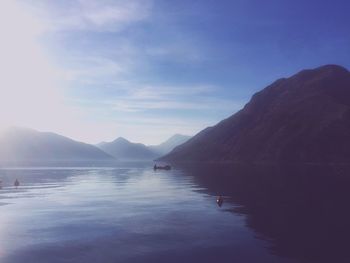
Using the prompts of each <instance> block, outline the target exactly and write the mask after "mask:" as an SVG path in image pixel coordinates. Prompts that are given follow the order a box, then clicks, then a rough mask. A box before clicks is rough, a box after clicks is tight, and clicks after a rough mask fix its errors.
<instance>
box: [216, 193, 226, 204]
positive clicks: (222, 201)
mask: <svg viewBox="0 0 350 263" xmlns="http://www.w3.org/2000/svg"><path fill="white" fill-rule="evenodd" d="M216 203H217V204H218V206H219V207H221V206H222V204H223V203H224V198H222V196H221V195H220V196H218V198H217V199H216Z"/></svg>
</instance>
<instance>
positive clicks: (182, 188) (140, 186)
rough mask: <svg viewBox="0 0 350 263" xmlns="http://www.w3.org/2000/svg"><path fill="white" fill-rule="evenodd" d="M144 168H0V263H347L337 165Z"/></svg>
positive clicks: (343, 176) (348, 219) (344, 190)
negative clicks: (219, 198)
mask: <svg viewBox="0 0 350 263" xmlns="http://www.w3.org/2000/svg"><path fill="white" fill-rule="evenodd" d="M150 167H151V164H120V165H117V166H116V167H109V168H106V167H105V168H27V169H15V168H12V169H1V170H0V180H2V189H0V262H2V263H15V262H16V263H17V262H33V263H40V262H53V263H54V262H84V263H89V262H94V263H95V262H104V263H108V262H272V263H273V262H331V261H333V260H334V262H350V261H349V259H350V256H349V253H348V252H347V251H348V250H349V249H348V245H349V244H350V241H348V237H349V233H350V231H349V229H350V226H349V224H350V216H349V212H348V210H349V209H350V208H349V205H348V202H349V201H350V199H349V189H350V188H349V186H350V183H349V182H348V181H349V180H348V179H347V178H348V176H347V172H346V170H345V169H343V168H337V169H334V168H332V169H320V170H318V171H312V172H310V170H308V169H289V168H288V169H285V168H283V169H280V168H279V169H277V168H273V169H270V168H268V169H265V168H264V169H262V168H256V169H247V168H239V167H236V168H234V167H230V168H227V167H205V168H204V167H202V168H198V167H197V168H196V167H181V168H180V167H175V169H173V170H172V171H156V172H154V171H153V170H152V169H150ZM16 178H18V179H19V181H20V182H21V185H20V187H19V188H18V189H15V188H14V187H13V186H12V185H13V182H14V180H15V179H16ZM219 194H222V195H224V196H225V201H224V204H223V206H222V207H218V206H217V204H216V195H219Z"/></svg>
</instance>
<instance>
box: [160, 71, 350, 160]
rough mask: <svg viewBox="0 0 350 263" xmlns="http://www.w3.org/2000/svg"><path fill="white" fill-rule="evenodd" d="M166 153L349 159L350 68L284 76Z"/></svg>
mask: <svg viewBox="0 0 350 263" xmlns="http://www.w3.org/2000/svg"><path fill="white" fill-rule="evenodd" d="M161 159H162V160H166V161H178V162H179V161H180V162H181V161H196V162H217V161H229V162H272V163H275V162H293V163H294V162H297V163H300V162H313V163H333V162H335V163H343V162H345V163H349V162H350V73H349V71H348V70H346V69H345V68H343V67H340V66H336V65H326V66H323V67H319V68H316V69H313V70H303V71H301V72H299V73H297V74H296V75H294V76H292V77H290V78H283V79H279V80H277V81H276V82H274V83H273V84H271V85H270V86H268V87H266V88H265V89H263V90H262V91H260V92H258V93H256V94H255V95H254V96H253V97H252V98H251V100H250V102H249V103H247V104H246V105H245V106H244V108H243V109H242V110H240V111H239V112H237V113H236V114H234V115H232V116H231V117H229V118H227V119H225V120H223V121H221V122H220V123H218V124H217V125H216V126H214V127H210V128H207V129H205V130H203V131H201V132H200V133H199V134H197V135H196V136H194V137H193V138H192V139H190V140H189V141H188V142H186V143H185V144H183V145H180V146H179V147H176V148H175V149H174V150H173V151H172V152H171V153H169V154H168V155H166V156H164V157H162V158H161Z"/></svg>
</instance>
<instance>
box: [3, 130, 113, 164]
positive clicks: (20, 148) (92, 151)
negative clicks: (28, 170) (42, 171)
mask: <svg viewBox="0 0 350 263" xmlns="http://www.w3.org/2000/svg"><path fill="white" fill-rule="evenodd" d="M110 159H113V158H112V156H110V155H108V154H107V153H105V152H103V151H101V150H100V149H99V148H97V147H95V146H93V145H90V144H86V143H82V142H77V141H74V140H72V139H69V138H67V137H64V136H61V135H58V134H55V133H51V132H39V131H35V130H31V129H26V128H18V127H13V128H10V129H8V130H6V131H5V132H3V133H1V134H0V160H1V161H55V160H57V161H58V160H59V161H63V160H70V161H77V160H110Z"/></svg>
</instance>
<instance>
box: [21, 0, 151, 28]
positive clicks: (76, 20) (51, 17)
mask: <svg viewBox="0 0 350 263" xmlns="http://www.w3.org/2000/svg"><path fill="white" fill-rule="evenodd" d="M27 4H28V2H27ZM28 6H29V7H28V8H31V9H32V11H34V12H35V13H36V14H37V15H38V16H40V17H41V19H42V20H44V21H46V23H47V29H48V30H54V31H57V30H58V31H60V30H89V31H119V30H121V29H123V28H124V27H125V26H128V25H130V24H132V23H135V22H139V21H142V20H145V19H147V18H148V17H149V15H150V11H151V8H152V1H151V0H133V1H127V0H114V1H111V0H69V1H68V0H66V1H43V2H37V1H30V2H29V5H28Z"/></svg>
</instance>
